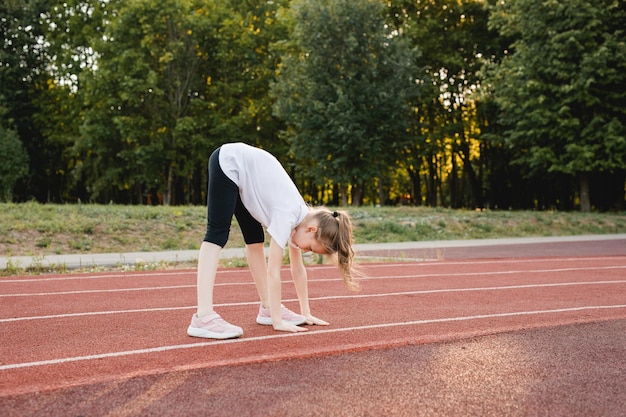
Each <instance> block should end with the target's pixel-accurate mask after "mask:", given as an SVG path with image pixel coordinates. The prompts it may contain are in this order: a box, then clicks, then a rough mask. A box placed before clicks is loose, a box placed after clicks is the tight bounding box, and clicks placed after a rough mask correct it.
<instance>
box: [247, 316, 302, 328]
mask: <svg viewBox="0 0 626 417" xmlns="http://www.w3.org/2000/svg"><path fill="white" fill-rule="evenodd" d="M256 322H257V323H258V324H262V325H263V326H271V325H272V318H271V317H259V316H257V318H256ZM284 322H285V323H289V324H293V325H294V326H300V325H302V324H304V323H306V317H302V319H301V320H295V321H289V320H284Z"/></svg>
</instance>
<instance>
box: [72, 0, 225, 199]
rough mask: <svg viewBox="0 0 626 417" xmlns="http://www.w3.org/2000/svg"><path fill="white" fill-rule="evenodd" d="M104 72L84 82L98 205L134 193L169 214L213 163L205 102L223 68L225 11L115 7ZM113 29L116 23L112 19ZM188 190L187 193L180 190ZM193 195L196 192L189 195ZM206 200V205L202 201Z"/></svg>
mask: <svg viewBox="0 0 626 417" xmlns="http://www.w3.org/2000/svg"><path fill="white" fill-rule="evenodd" d="M110 6H111V7H113V9H114V13H108V14H107V15H106V16H111V15H112V16H115V18H113V19H111V20H110V21H107V24H106V30H105V31H104V35H103V36H102V37H101V39H99V40H97V41H94V43H93V46H94V50H95V51H96V53H97V55H98V64H97V68H96V69H94V70H93V71H92V72H91V73H89V74H87V76H86V77H85V82H84V84H83V86H82V87H83V91H82V92H81V95H82V97H83V98H84V100H85V103H86V105H87V109H88V110H87V112H86V114H85V122H84V124H83V128H82V131H81V133H82V135H81V140H80V141H79V142H78V143H77V150H78V151H79V152H80V154H81V155H82V158H81V159H82V167H81V169H82V171H83V175H87V176H88V178H89V182H91V183H92V184H93V193H94V195H96V196H97V195H104V194H105V193H107V192H110V190H111V189H112V188H113V189H115V188H116V189H117V190H120V191H122V192H124V191H127V192H129V193H130V195H132V196H133V197H132V201H134V202H141V201H142V195H143V194H144V193H146V192H148V191H150V190H155V191H158V192H160V193H162V195H163V203H164V204H172V203H174V202H176V201H180V200H183V199H182V198H177V196H176V190H177V189H178V188H177V187H176V185H177V184H179V185H180V184H182V185H183V186H184V185H185V184H189V182H188V181H184V180H183V181H182V182H181V178H183V179H184V178H187V179H189V178H190V177H191V176H193V174H195V168H196V167H197V165H198V163H199V161H200V160H202V161H203V162H204V163H206V153H207V152H206V150H205V149H206V147H207V146H206V143H205V142H204V140H203V139H204V138H205V137H206V136H205V135H202V134H201V133H200V132H202V131H203V130H204V131H206V129H207V125H208V123H209V116H208V115H207V101H209V106H210V101H211V99H210V98H208V97H207V96H206V92H207V84H210V83H211V71H212V70H213V69H214V68H215V65H216V63H215V60H214V55H215V51H214V48H215V45H216V44H217V42H216V40H215V39H214V37H215V35H216V34H217V32H218V22H219V21H220V20H221V19H222V17H223V16H224V9H223V5H222V3H220V2H207V1H202V0H197V1H196V0H168V1H165V2H162V1H158V2H157V1H155V0H133V1H129V2H121V3H119V4H113V3H111V5H110ZM105 19H108V17H105ZM180 188H183V187H180ZM187 192H190V191H189V190H187ZM198 200H199V199H198Z"/></svg>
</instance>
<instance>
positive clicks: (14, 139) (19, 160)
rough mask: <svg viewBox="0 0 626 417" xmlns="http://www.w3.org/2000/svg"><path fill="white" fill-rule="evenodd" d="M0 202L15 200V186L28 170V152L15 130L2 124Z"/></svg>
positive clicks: (0, 141) (0, 132) (0, 133)
mask: <svg viewBox="0 0 626 417" xmlns="http://www.w3.org/2000/svg"><path fill="white" fill-rule="evenodd" d="M0 155H2V164H1V165H0V202H11V201H12V200H13V187H14V186H15V183H16V182H17V180H19V179H20V178H21V177H22V176H24V175H26V173H27V172H28V154H27V153H26V151H25V150H24V147H23V146H22V141H21V140H20V138H19V137H18V136H17V133H16V132H15V131H14V130H8V129H5V128H3V127H2V126H0Z"/></svg>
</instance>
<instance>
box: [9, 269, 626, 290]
mask: <svg viewBox="0 0 626 417" xmlns="http://www.w3.org/2000/svg"><path fill="white" fill-rule="evenodd" d="M611 269H626V265H623V266H622V265H616V266H600V267H587V268H556V269H530V270H510V271H495V272H456V273H438V274H413V275H386V276H376V277H367V278H365V279H363V281H375V280H381V279H410V278H417V279H419V278H439V277H464V276H468V277H472V276H488V275H515V274H517V275H525V274H543V273H554V272H574V271H598V270H611ZM334 281H341V278H320V279H310V280H309V282H334ZM290 282H291V280H281V283H283V284H287V283H290ZM231 285H233V286H241V285H254V282H252V281H250V282H238V283H216V284H215V286H216V287H218V286H220V287H224V286H231ZM183 288H196V284H188V285H167V286H162V287H131V288H115V289H97V290H73V291H58V292H41V293H17V294H0V298H7V297H38V296H50V295H73V294H93V293H112V292H126V291H157V290H171V289H183Z"/></svg>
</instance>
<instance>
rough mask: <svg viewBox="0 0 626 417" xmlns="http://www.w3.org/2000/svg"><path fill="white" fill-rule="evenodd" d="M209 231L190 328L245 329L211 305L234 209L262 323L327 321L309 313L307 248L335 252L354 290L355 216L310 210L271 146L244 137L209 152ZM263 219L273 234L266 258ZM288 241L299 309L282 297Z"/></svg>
mask: <svg viewBox="0 0 626 417" xmlns="http://www.w3.org/2000/svg"><path fill="white" fill-rule="evenodd" d="M207 200H208V204H207V206H208V209H207V216H208V220H207V231H206V235H205V237H204V241H203V242H202V245H201V247H200V255H199V259H198V278H197V280H198V283H197V292H198V294H197V295H198V310H197V312H196V314H194V315H193V317H192V319H191V324H190V325H189V328H188V329H187V334H189V335H190V336H194V337H205V338H210V339H229V338H233V337H239V336H241V335H242V334H243V330H242V329H241V327H238V326H234V325H232V324H230V323H228V322H226V321H225V320H223V319H222V318H221V317H220V315H219V314H217V313H216V312H215V311H214V310H213V286H214V284H215V274H216V272H217V265H218V260H219V253H220V250H221V249H222V248H223V247H224V245H225V244H226V242H227V240H228V234H229V231H230V224H231V221H232V217H233V214H234V215H235V217H236V218H237V221H238V223H239V225H240V227H241V231H242V234H243V237H244V240H245V242H246V257H247V259H248V265H249V267H250V272H251V273H252V277H253V279H254V283H255V285H256V288H257V292H258V293H259V298H260V299H261V306H260V307H259V314H258V316H257V323H259V324H266V325H272V326H274V329H275V330H281V331H287V332H300V331H305V330H307V329H306V328H302V327H299V325H301V324H304V323H307V324H318V325H328V323H327V322H325V321H324V320H321V319H318V318H316V317H314V316H313V315H312V314H311V309H310V308H309V296H308V289H307V273H306V269H305V268H304V263H303V261H302V252H309V251H310V252H314V253H317V254H325V255H332V259H333V261H334V262H335V263H336V264H337V266H338V268H339V270H340V272H341V275H342V277H343V280H344V282H345V284H346V286H347V287H348V288H350V289H357V288H358V285H357V283H356V281H355V280H354V277H353V273H352V259H353V258H354V250H353V249H352V223H351V222H350V218H349V216H348V214H347V213H345V212H343V211H330V210H328V209H327V208H324V207H318V208H312V209H310V208H309V207H308V206H307V205H306V203H305V202H304V199H303V198H302V196H301V195H300V193H299V192H298V189H297V188H296V186H295V185H294V183H293V182H292V180H291V178H290V177H289V176H288V175H287V172H286V171H285V170H284V169H283V167H282V165H281V164H280V162H278V160H277V159H276V158H274V157H273V156H272V155H271V154H269V153H268V152H266V151H264V150H261V149H258V148H255V147H252V146H249V145H246V144H244V143H228V144H225V145H222V146H221V147H220V148H218V149H217V150H216V151H215V152H213V154H212V155H211V157H210V159H209V190H208V196H207ZM263 226H265V227H267V232H268V234H269V235H270V237H271V241H270V245H269V253H268V259H267V264H266V261H265V252H264V248H263V242H264V240H265V233H264V231H263ZM285 246H288V247H289V259H290V267H291V275H292V277H293V281H294V284H295V287H296V293H297V295H298V301H299V303H300V313H301V314H296V313H294V312H293V311H291V310H289V309H287V308H286V307H285V306H283V305H282V304H281V282H280V269H281V265H282V260H283V252H284V249H285Z"/></svg>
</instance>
